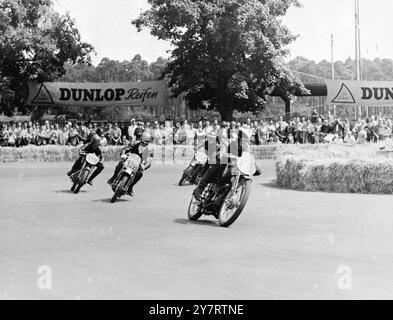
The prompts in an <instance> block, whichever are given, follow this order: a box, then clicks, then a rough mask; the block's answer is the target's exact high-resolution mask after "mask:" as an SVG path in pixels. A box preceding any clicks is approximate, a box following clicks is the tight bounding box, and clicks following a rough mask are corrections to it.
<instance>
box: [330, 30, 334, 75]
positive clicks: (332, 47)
mask: <svg viewBox="0 0 393 320" xmlns="http://www.w3.org/2000/svg"><path fill="white" fill-rule="evenodd" d="M333 49H334V38H333V34H332V41H331V49H330V50H331V55H332V80H334V76H335V75H334V50H333Z"/></svg>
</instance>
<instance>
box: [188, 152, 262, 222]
mask: <svg viewBox="0 0 393 320" xmlns="http://www.w3.org/2000/svg"><path fill="white" fill-rule="evenodd" d="M230 159H231V164H228V165H227V166H226V168H225V170H224V172H223V174H222V175H219V176H217V177H216V178H215V179H214V180H213V181H212V182H211V183H209V184H208V185H207V186H206V188H205V189H204V190H203V192H202V196H201V201H198V200H197V199H196V198H195V196H194V195H192V198H191V201H190V205H189V207H188V218H189V220H191V221H197V220H198V219H199V218H200V217H201V216H202V215H207V216H214V217H215V218H216V219H218V223H219V225H220V226H221V227H229V226H230V225H232V224H233V223H234V222H235V221H236V220H237V218H239V216H240V214H241V213H242V211H243V209H244V207H245V205H246V203H247V201H248V197H249V196H250V191H251V182H252V179H251V176H252V175H254V174H255V172H256V170H257V168H256V163H255V158H254V156H253V155H252V154H251V153H250V152H243V154H242V156H241V157H240V158H239V157H235V156H230Z"/></svg>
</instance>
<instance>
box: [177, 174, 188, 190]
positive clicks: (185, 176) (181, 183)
mask: <svg viewBox="0 0 393 320" xmlns="http://www.w3.org/2000/svg"><path fill="white" fill-rule="evenodd" d="M187 178H188V173H187V171H186V172H184V173H183V175H182V177H181V178H180V180H179V187H181V186H182V185H183V184H185V183H186V181H187Z"/></svg>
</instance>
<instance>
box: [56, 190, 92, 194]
mask: <svg viewBox="0 0 393 320" xmlns="http://www.w3.org/2000/svg"><path fill="white" fill-rule="evenodd" d="M85 192H87V191H86V190H80V191H79V193H85ZM55 193H69V194H74V191H71V190H57V191H55Z"/></svg>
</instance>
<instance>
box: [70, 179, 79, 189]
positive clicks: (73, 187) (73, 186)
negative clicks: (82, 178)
mask: <svg viewBox="0 0 393 320" xmlns="http://www.w3.org/2000/svg"><path fill="white" fill-rule="evenodd" d="M77 184H78V181H73V182H72V187H71V191H74V190H75V188H76V186H77Z"/></svg>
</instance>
